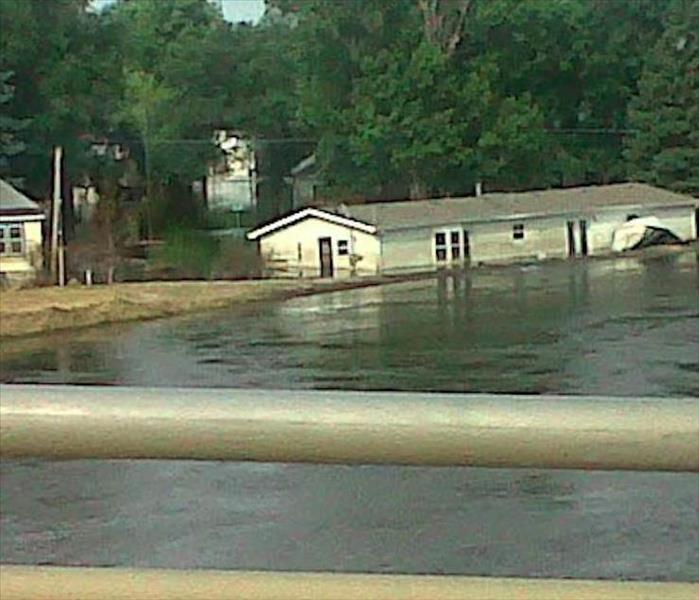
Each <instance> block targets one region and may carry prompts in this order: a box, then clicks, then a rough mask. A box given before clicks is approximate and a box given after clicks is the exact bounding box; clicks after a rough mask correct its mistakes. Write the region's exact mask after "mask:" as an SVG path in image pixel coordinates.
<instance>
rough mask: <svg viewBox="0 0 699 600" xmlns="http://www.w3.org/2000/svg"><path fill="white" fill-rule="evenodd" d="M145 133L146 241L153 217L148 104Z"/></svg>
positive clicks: (151, 228) (151, 235) (150, 233)
mask: <svg viewBox="0 0 699 600" xmlns="http://www.w3.org/2000/svg"><path fill="white" fill-rule="evenodd" d="M144 133H145V135H144V136H143V159H144V168H145V171H146V228H147V229H146V241H147V242H150V240H151V238H152V237H153V217H152V204H151V203H152V196H153V186H152V182H151V172H150V171H151V169H150V150H151V149H150V119H149V113H148V106H146V109H145V132H144Z"/></svg>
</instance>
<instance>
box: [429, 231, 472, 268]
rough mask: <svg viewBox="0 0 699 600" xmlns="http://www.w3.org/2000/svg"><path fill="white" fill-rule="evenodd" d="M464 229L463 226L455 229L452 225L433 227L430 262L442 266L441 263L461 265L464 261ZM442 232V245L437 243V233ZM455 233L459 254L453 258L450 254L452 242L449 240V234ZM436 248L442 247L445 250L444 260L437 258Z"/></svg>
mask: <svg viewBox="0 0 699 600" xmlns="http://www.w3.org/2000/svg"><path fill="white" fill-rule="evenodd" d="M463 232H464V229H463V227H460V228H459V229H455V228H453V227H445V228H444V229H435V230H434V231H433V232H432V262H434V264H436V265H439V266H443V265H461V264H463V263H464V261H465V258H464V233H463ZM439 233H441V234H443V235H444V245H441V244H437V234H439ZM454 233H455V234H457V235H458V237H459V241H458V248H459V256H458V258H454V257H453V256H452V247H453V246H454V244H452V242H451V236H452V234H454ZM438 248H440V249H441V248H443V249H444V252H445V258H444V260H439V259H438V258H437V249H438Z"/></svg>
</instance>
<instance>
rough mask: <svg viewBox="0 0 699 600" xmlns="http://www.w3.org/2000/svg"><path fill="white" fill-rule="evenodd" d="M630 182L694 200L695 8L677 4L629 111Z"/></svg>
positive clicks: (697, 152) (698, 170) (698, 19)
mask: <svg viewBox="0 0 699 600" xmlns="http://www.w3.org/2000/svg"><path fill="white" fill-rule="evenodd" d="M629 124H630V126H631V127H633V128H634V129H635V130H637V134H636V135H635V136H633V137H631V138H629V140H628V143H627V147H626V156H627V158H628V161H629V169H630V172H631V174H632V176H633V177H635V178H637V179H639V180H641V181H647V182H649V183H654V184H656V185H660V186H663V187H667V188H669V189H672V190H676V191H679V192H686V193H689V194H693V195H694V196H699V4H697V3H696V2H693V1H691V0H676V1H675V2H674V3H673V4H672V6H671V9H670V11H669V12H668V15H667V19H666V23H665V29H664V31H663V34H662V36H661V38H660V39H659V40H658V42H657V44H656V45H655V46H654V47H653V48H652V50H651V52H650V53H649V56H648V58H647V62H646V65H645V67H644V69H643V74H642V76H641V80H640V84H639V93H638V95H637V96H636V97H635V98H634V99H633V101H632V102H631V104H630V106H629Z"/></svg>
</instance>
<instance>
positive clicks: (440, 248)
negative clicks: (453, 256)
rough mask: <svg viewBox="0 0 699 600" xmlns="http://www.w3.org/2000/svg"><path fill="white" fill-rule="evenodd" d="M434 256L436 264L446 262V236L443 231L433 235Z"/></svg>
mask: <svg viewBox="0 0 699 600" xmlns="http://www.w3.org/2000/svg"><path fill="white" fill-rule="evenodd" d="M434 255H435V258H436V259H437V262H444V261H445V260H447V234H446V233H444V232H443V231H438V232H437V233H435V234H434Z"/></svg>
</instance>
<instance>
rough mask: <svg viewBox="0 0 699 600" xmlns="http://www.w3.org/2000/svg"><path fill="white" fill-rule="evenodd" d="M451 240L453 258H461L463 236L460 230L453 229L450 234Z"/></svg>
mask: <svg viewBox="0 0 699 600" xmlns="http://www.w3.org/2000/svg"><path fill="white" fill-rule="evenodd" d="M449 241H450V242H451V259H452V260H459V258H460V257H461V236H460V235H459V232H458V231H452V232H451V233H450V234H449Z"/></svg>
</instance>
